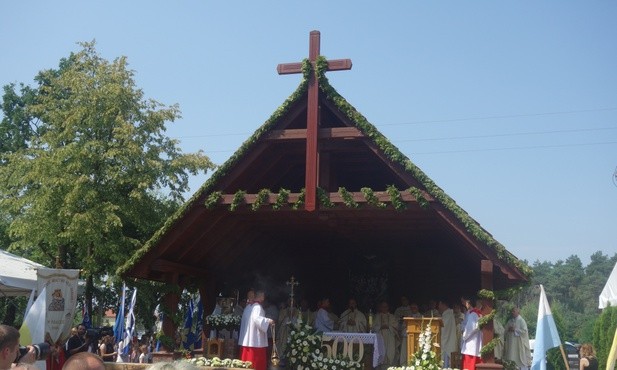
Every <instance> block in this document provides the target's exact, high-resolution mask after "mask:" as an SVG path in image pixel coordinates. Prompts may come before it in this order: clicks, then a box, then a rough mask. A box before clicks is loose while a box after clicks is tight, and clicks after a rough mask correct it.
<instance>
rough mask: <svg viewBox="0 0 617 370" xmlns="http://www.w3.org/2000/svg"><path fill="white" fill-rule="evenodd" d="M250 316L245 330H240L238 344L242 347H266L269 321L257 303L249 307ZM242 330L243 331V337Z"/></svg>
mask: <svg viewBox="0 0 617 370" xmlns="http://www.w3.org/2000/svg"><path fill="white" fill-rule="evenodd" d="M250 312H251V313H250V316H249V318H248V320H247V324H246V327H245V328H240V339H241V340H242V342H240V343H239V344H240V345H241V346H243V347H253V348H262V347H268V328H269V327H270V322H269V319H268V318H267V317H266V313H265V311H264V309H263V307H261V305H260V304H259V303H254V304H253V305H251V311H250ZM242 329H244V330H245V333H244V335H242V334H243V332H242Z"/></svg>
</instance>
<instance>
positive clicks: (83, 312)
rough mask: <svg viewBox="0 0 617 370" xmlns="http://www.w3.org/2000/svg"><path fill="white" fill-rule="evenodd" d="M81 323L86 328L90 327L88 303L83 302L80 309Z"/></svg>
mask: <svg viewBox="0 0 617 370" xmlns="http://www.w3.org/2000/svg"><path fill="white" fill-rule="evenodd" d="M81 317H82V320H81V324H82V325H83V326H85V327H86V329H91V328H92V320H90V313H89V312H88V305H87V304H86V302H84V306H83V307H82V309H81Z"/></svg>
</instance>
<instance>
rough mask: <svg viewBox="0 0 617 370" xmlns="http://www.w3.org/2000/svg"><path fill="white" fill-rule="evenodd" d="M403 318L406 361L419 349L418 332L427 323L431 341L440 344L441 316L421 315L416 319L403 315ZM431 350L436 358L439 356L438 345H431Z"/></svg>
mask: <svg viewBox="0 0 617 370" xmlns="http://www.w3.org/2000/svg"><path fill="white" fill-rule="evenodd" d="M403 320H404V321H405V327H406V328H407V363H409V362H410V361H411V357H412V356H413V354H414V353H416V351H418V350H419V349H420V348H419V347H420V346H419V344H418V339H419V338H420V333H422V332H423V331H424V330H426V326H427V325H429V326H430V327H431V333H432V334H433V337H432V340H431V343H438V344H441V327H442V325H443V321H442V320H441V318H438V317H433V318H431V317H423V318H419V319H416V318H415V317H403ZM431 351H433V352H435V353H436V354H437V358H440V357H441V348H440V347H435V346H432V347H431Z"/></svg>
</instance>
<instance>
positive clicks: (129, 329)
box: [121, 288, 137, 357]
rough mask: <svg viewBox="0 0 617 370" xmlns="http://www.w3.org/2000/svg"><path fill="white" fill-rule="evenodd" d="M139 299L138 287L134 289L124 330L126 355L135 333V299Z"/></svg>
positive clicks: (123, 350) (124, 352) (123, 347)
mask: <svg viewBox="0 0 617 370" xmlns="http://www.w3.org/2000/svg"><path fill="white" fill-rule="evenodd" d="M136 300H137V288H135V289H134V290H133V296H132V297H131V303H130V305H129V312H128V314H127V315H126V328H125V330H124V339H123V340H122V344H121V345H122V353H123V354H124V356H126V357H128V355H129V347H130V346H129V344H130V343H131V341H132V340H133V335H134V334H135V313H134V310H135V301H136Z"/></svg>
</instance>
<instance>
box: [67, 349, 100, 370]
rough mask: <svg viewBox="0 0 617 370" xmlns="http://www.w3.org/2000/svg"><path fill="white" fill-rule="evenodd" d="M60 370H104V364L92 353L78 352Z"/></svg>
mask: <svg viewBox="0 0 617 370" xmlns="http://www.w3.org/2000/svg"><path fill="white" fill-rule="evenodd" d="M62 370H105V363H104V362H103V359H101V358H100V357H99V356H97V355H95V354H94V353H91V352H79V353H76V354H74V355H72V356H71V357H69V359H68V360H66V362H65V363H64V366H63V367H62Z"/></svg>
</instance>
